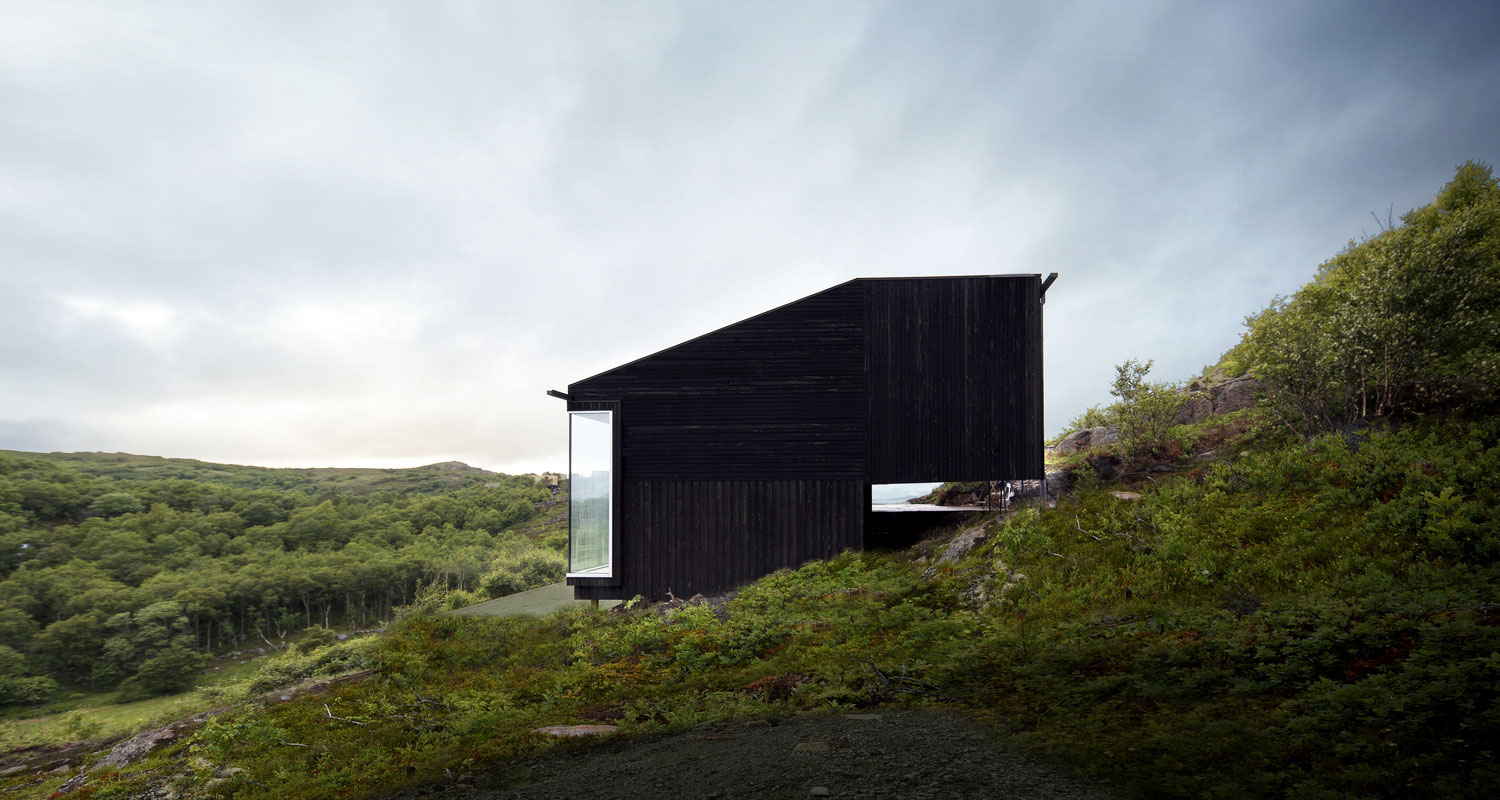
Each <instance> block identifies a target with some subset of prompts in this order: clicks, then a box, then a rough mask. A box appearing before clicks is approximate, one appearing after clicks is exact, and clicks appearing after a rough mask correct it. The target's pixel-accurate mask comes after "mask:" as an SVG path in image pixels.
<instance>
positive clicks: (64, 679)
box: [0, 452, 566, 703]
mask: <svg viewBox="0 0 1500 800" xmlns="http://www.w3.org/2000/svg"><path fill="white" fill-rule="evenodd" d="M560 498H561V499H560ZM563 500H565V497H563V496H561V495H559V496H558V497H554V496H553V494H552V492H551V491H550V490H548V489H546V488H542V487H539V486H537V485H536V484H535V482H534V480H533V479H532V478H531V477H526V476H504V475H499V474H495V473H488V472H485V471H483V470H475V469H473V468H468V467H464V466H463V465H457V464H444V465H433V466H429V467H422V468H417V469H410V470H283V469H265V468H257V467H233V466H227V465H216V464H205V463H203V462H197V461H185V460H175V459H160V458H148V457H140V456H129V455H125V454H112V455H111V454H51V455H41V454H27V453H15V452H0V702H9V703H19V702H33V701H36V700H40V699H43V698H45V697H46V696H47V695H48V694H50V693H51V692H52V691H53V690H55V689H56V688H57V686H58V685H59V684H62V685H75V686H80V687H88V688H91V689H95V690H98V689H107V688H111V687H116V686H121V685H124V687H125V688H127V689H130V690H133V691H137V692H141V691H144V692H155V691H168V690H172V689H175V688H178V687H180V686H183V685H186V684H187V683H190V682H191V676H192V674H193V673H194V671H195V669H196V668H197V667H200V666H201V665H202V664H203V663H205V661H206V660H207V657H208V654H211V653H213V652H215V651H226V650H235V649H238V648H243V647H252V646H261V647H264V646H267V645H276V646H279V645H281V644H283V643H285V641H286V640H287V639H288V637H292V636H296V635H300V634H302V633H303V632H304V631H305V630H307V629H309V628H314V629H318V628H322V629H337V630H354V629H358V628H363V627H369V626H375V625H380V624H382V623H383V622H385V621H386V620H388V619H389V618H390V614H391V609H392V608H393V607H394V606H399V605H402V604H405V603H408V602H410V600H411V598H412V597H413V596H414V594H415V593H416V592H417V591H418V590H419V589H420V588H421V587H423V586H432V585H440V586H442V587H444V588H446V589H449V590H452V591H454V592H456V593H458V594H457V596H456V601H457V600H478V599H482V598H483V597H487V596H498V595H502V594H508V593H510V592H513V591H517V590H519V589H522V588H527V587H529V586H533V585H538V584H540V583H542V582H544V581H546V580H557V579H560V576H561V573H562V569H563V567H562V565H563V562H562V557H561V555H560V551H561V548H562V545H563V540H564V537H565V535H566V521H565V517H563V516H562V515H563V513H564V509H565V505H563V502H562V501H563Z"/></svg>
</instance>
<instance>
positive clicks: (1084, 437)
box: [1053, 425, 1120, 455]
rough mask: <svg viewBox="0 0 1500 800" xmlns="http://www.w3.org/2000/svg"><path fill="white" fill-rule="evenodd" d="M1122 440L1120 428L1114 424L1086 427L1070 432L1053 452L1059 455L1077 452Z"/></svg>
mask: <svg viewBox="0 0 1500 800" xmlns="http://www.w3.org/2000/svg"><path fill="white" fill-rule="evenodd" d="M1118 441H1120V430H1119V429H1118V428H1115V427H1112V426H1108V425H1105V426H1100V427H1097V428H1084V429H1083V430H1078V431H1074V432H1072V433H1070V434H1068V436H1067V438H1065V439H1063V440H1062V441H1060V442H1058V443H1057V446H1056V447H1055V448H1053V452H1056V453H1057V454H1059V455H1066V454H1068V453H1076V452H1078V451H1079V450H1087V449H1089V448H1090V447H1103V446H1104V445H1107V444H1114V443H1115V442H1118Z"/></svg>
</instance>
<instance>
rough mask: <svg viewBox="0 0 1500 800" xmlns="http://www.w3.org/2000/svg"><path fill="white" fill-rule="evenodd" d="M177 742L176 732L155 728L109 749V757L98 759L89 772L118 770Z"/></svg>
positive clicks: (169, 729)
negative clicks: (159, 748)
mask: <svg viewBox="0 0 1500 800" xmlns="http://www.w3.org/2000/svg"><path fill="white" fill-rule="evenodd" d="M175 741H177V731H175V730H173V729H172V728H170V727H168V728H156V729H155V730H149V731H143V732H141V733H137V734H136V735H134V736H132V737H130V738H129V739H126V740H125V741H123V742H120V743H119V744H117V745H115V746H114V747H112V748H110V751H109V755H107V756H105V757H104V758H101V759H99V761H98V762H97V763H95V764H94V765H93V766H92V767H89V771H90V772H98V771H99V770H101V769H111V768H113V769H119V768H120V767H123V766H125V765H126V764H129V763H131V762H133V761H139V760H140V759H141V758H142V757H143V756H145V755H146V754H147V753H149V752H151V751H152V750H155V749H156V748H158V747H161V746H162V745H167V744H171V743H172V742H175Z"/></svg>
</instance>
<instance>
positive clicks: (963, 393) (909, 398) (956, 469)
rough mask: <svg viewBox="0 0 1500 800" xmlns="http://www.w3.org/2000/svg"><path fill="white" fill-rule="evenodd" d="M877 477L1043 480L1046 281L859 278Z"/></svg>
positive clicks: (872, 471)
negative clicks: (1043, 300)
mask: <svg viewBox="0 0 1500 800" xmlns="http://www.w3.org/2000/svg"><path fill="white" fill-rule="evenodd" d="M862 283H863V285H864V289H865V335H866V346H865V363H866V379H867V381H868V392H869V454H870V461H869V465H868V472H867V474H868V476H869V480H870V482H871V483H909V482H916V481H938V480H950V481H976V480H1003V479H1011V478H1039V477H1041V468H1042V451H1041V444H1042V442H1041V430H1042V427H1041V405H1040V398H1041V391H1040V390H1041V300H1040V291H1041V280H1040V277H1039V276H1029V275H1028V276H1020V277H975V278H941V279H932V278H910V279H906V278H902V279H887V280H868V281H862Z"/></svg>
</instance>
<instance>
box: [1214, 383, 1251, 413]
mask: <svg viewBox="0 0 1500 800" xmlns="http://www.w3.org/2000/svg"><path fill="white" fill-rule="evenodd" d="M1259 388H1260V381H1258V380H1256V379H1254V378H1252V377H1250V376H1249V375H1242V376H1240V377H1238V378H1235V379H1234V380H1231V381H1226V382H1224V383H1221V384H1219V385H1218V386H1215V387H1213V388H1212V389H1209V390H1208V393H1209V396H1210V397H1211V398H1212V400H1213V405H1214V413H1215V414H1228V413H1230V412H1232V411H1243V410H1244V409H1247V408H1253V407H1254V406H1255V390H1256V389H1259Z"/></svg>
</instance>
